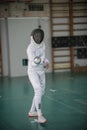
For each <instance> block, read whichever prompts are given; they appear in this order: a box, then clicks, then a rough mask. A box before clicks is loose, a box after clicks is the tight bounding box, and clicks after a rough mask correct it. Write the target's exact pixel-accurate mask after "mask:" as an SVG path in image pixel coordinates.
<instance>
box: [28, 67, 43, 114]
mask: <svg viewBox="0 0 87 130" xmlns="http://www.w3.org/2000/svg"><path fill="white" fill-rule="evenodd" d="M28 76H29V79H30V82H31V84H32V86H33V88H34V93H35V95H34V98H33V102H32V106H31V110H30V111H34V110H35V108H36V110H37V112H38V115H41V114H42V112H41V98H42V95H43V94H44V92H45V72H44V71H38V72H37V71H34V70H32V71H28Z"/></svg>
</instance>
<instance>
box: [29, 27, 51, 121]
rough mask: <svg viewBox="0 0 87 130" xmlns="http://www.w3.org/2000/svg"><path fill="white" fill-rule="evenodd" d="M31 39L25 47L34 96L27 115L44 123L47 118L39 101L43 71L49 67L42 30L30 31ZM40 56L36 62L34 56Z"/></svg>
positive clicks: (42, 85) (42, 83) (42, 88)
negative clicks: (39, 60)
mask: <svg viewBox="0 0 87 130" xmlns="http://www.w3.org/2000/svg"><path fill="white" fill-rule="evenodd" d="M30 38H31V41H30V44H29V45H28V48H27V56H28V77H29V80H30V82H31V84H32V87H33V88H34V97H33V101H32V105H31V109H30V110H29V113H28V116H29V117H34V116H37V117H38V122H39V123H45V122H47V120H46V119H45V117H44V116H43V114H42V110H41V101H42V95H43V94H44V92H45V71H44V68H48V67H49V61H48V59H46V57H45V43H44V42H43V40H44V32H43V30H42V29H38V28H37V29H34V30H33V31H32V33H31V37H30ZM37 56H38V57H40V59H41V62H40V63H39V64H36V63H35V62H34V59H35V57H37Z"/></svg>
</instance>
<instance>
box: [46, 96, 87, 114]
mask: <svg viewBox="0 0 87 130" xmlns="http://www.w3.org/2000/svg"><path fill="white" fill-rule="evenodd" d="M46 97H47V98H48V99H49V100H51V101H54V102H57V103H60V104H62V105H64V106H66V107H67V108H69V109H73V110H75V111H77V112H79V113H82V114H85V115H87V113H86V112H83V111H80V110H78V109H76V108H75V107H71V106H70V105H67V104H65V103H63V102H61V101H58V100H54V99H53V98H51V97H49V96H46Z"/></svg>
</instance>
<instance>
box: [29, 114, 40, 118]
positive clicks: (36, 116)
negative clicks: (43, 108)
mask: <svg viewBox="0 0 87 130" xmlns="http://www.w3.org/2000/svg"><path fill="white" fill-rule="evenodd" d="M28 117H31V118H32V117H38V115H36V116H32V115H29V114H28Z"/></svg>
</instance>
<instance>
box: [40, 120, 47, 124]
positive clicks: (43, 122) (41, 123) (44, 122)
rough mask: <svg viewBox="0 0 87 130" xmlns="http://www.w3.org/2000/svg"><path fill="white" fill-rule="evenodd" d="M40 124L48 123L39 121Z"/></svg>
mask: <svg viewBox="0 0 87 130" xmlns="http://www.w3.org/2000/svg"><path fill="white" fill-rule="evenodd" d="M38 123H40V124H45V123H47V120H46V121H44V122H40V121H38Z"/></svg>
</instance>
